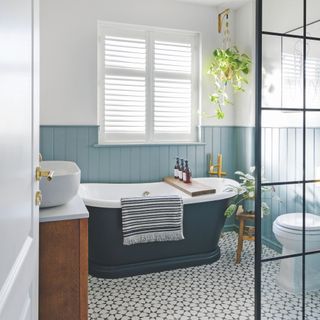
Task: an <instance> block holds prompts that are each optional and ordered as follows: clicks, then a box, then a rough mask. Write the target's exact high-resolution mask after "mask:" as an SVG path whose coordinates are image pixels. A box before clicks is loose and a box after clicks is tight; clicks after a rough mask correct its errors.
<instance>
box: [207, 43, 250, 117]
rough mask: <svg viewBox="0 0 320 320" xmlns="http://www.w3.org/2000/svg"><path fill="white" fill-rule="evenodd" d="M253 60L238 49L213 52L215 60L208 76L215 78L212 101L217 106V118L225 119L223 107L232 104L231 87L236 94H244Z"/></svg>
mask: <svg viewBox="0 0 320 320" xmlns="http://www.w3.org/2000/svg"><path fill="white" fill-rule="evenodd" d="M250 66H251V59H250V57H249V56H248V55H246V54H244V53H240V52H239V50H238V49H237V47H232V48H228V49H216V50H214V51H213V60H212V62H211V65H210V67H209V70H208V74H209V75H211V76H212V77H213V84H214V93H213V94H212V95H211V96H210V100H211V102H212V103H213V104H215V105H216V111H215V115H214V116H215V117H217V119H223V118H224V112H223V110H222V107H223V106H225V105H230V104H232V102H231V100H230V99H229V96H228V93H227V89H228V87H231V88H232V89H233V91H234V92H244V91H245V90H244V85H245V84H247V83H248V74H249V72H250Z"/></svg>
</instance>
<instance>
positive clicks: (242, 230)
mask: <svg viewBox="0 0 320 320" xmlns="http://www.w3.org/2000/svg"><path fill="white" fill-rule="evenodd" d="M254 171H255V167H251V168H250V170H249V173H243V172H241V171H236V172H235V174H236V175H237V176H238V177H239V180H240V186H239V187H236V186H228V187H227V188H226V190H225V191H236V192H237V195H236V197H235V198H234V199H233V201H232V203H231V204H230V205H229V206H228V208H227V209H226V211H225V213H224V214H225V216H226V217H231V216H232V215H233V214H235V213H236V217H237V219H238V220H239V222H240V223H239V235H238V248H237V255H236V263H239V262H240V258H241V252H242V248H243V240H249V241H254V240H255V237H254V231H255V228H254V226H245V222H246V221H248V220H249V221H250V220H251V221H254V219H255V212H254V209H253V208H254V201H255V195H256V179H255V177H254ZM261 192H263V193H265V192H270V193H271V195H272V197H274V198H276V199H277V200H279V197H278V196H276V194H275V189H274V187H272V186H262V187H261ZM241 204H242V205H243V206H240V205H241ZM243 207H244V209H243ZM269 213H270V208H269V206H268V204H267V203H266V202H264V201H262V202H261V216H262V217H263V216H265V215H267V214H269Z"/></svg>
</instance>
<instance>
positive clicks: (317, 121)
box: [306, 112, 320, 180]
mask: <svg viewBox="0 0 320 320" xmlns="http://www.w3.org/2000/svg"><path fill="white" fill-rule="evenodd" d="M306 126H307V128H306V179H307V180H316V179H319V180H320V152H319V147H320V112H307V113H306Z"/></svg>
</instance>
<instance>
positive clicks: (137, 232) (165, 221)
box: [121, 196, 184, 245]
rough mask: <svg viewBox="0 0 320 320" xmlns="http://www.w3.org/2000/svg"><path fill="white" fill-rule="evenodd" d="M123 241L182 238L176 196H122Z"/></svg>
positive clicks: (178, 202) (181, 210)
mask: <svg viewBox="0 0 320 320" xmlns="http://www.w3.org/2000/svg"><path fill="white" fill-rule="evenodd" d="M121 207H122V232H123V244H124V245H132V244H136V243H146V242H155V241H177V240H183V239H184V237H183V202H182V199H181V197H179V196H158V197H135V198H122V199H121Z"/></svg>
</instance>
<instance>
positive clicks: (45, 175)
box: [36, 167, 54, 181]
mask: <svg viewBox="0 0 320 320" xmlns="http://www.w3.org/2000/svg"><path fill="white" fill-rule="evenodd" d="M53 174H54V171H42V170H41V168H40V167H37V168H36V180H37V181H40V179H41V178H47V180H48V181H51V180H52V178H53Z"/></svg>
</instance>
